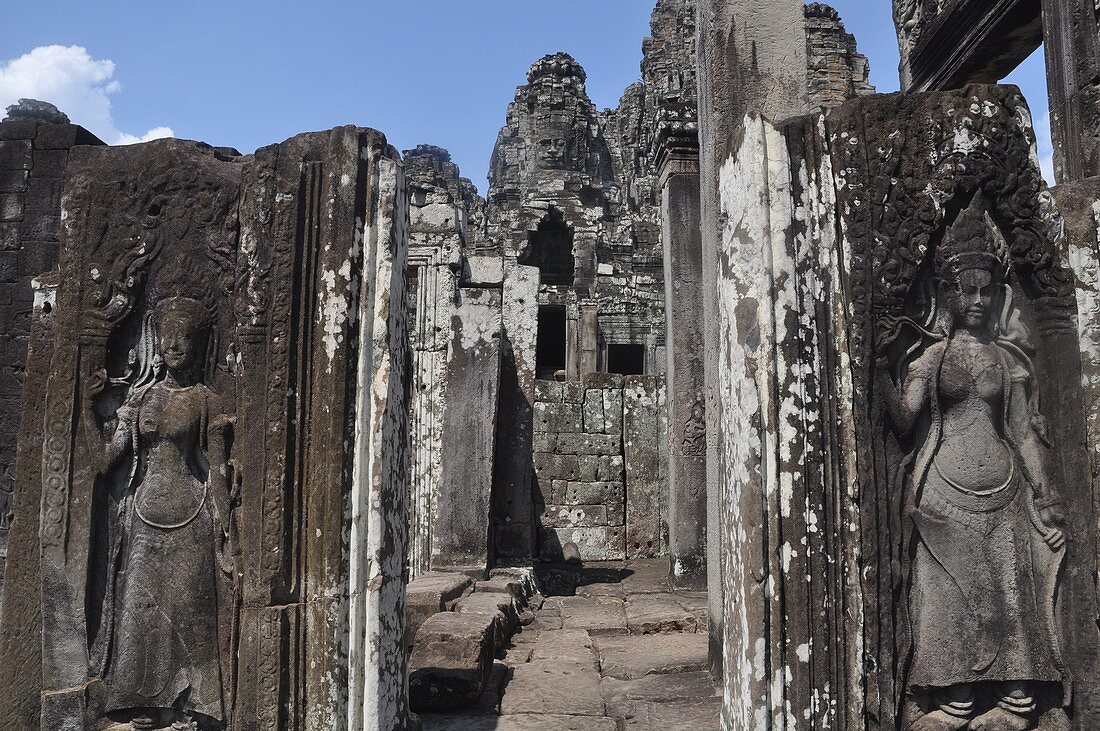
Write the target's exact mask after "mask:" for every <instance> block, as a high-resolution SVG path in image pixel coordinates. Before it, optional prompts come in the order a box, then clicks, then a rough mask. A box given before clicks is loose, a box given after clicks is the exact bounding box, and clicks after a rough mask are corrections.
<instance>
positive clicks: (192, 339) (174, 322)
mask: <svg viewBox="0 0 1100 731" xmlns="http://www.w3.org/2000/svg"><path fill="white" fill-rule="evenodd" d="M196 329H197V328H196V327H195V323H194V322H192V320H191V319H190V318H189V317H187V316H185V315H182V314H180V313H176V312H172V313H169V314H167V315H165V316H164V319H163V320H162V321H161V324H160V338H161V346H162V347H163V349H164V363H165V365H167V366H168V367H169V368H171V369H172V370H174V371H181V370H184V369H186V368H190V367H191V366H192V365H194V363H195V359H196V357H197V355H198V353H197V350H198V349H197V345H198V339H199V338H198V333H197V332H196Z"/></svg>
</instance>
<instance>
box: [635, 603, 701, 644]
mask: <svg viewBox="0 0 1100 731" xmlns="http://www.w3.org/2000/svg"><path fill="white" fill-rule="evenodd" d="M626 626H627V629H629V630H630V633H631V634H637V635H648V634H656V633H658V632H695V630H696V628H697V627H698V626H699V622H698V620H697V619H696V618H695V616H694V615H693V614H692V613H691V612H689V611H688V610H686V609H685V608H684V606H683V604H681V603H680V602H679V601H677V599H676V597H674V596H673V595H671V594H631V595H630V596H628V597H627V598H626Z"/></svg>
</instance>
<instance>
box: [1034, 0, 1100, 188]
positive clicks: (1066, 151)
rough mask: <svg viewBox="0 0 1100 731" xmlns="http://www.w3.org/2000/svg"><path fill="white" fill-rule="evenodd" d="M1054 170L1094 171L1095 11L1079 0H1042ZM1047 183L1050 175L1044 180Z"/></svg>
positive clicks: (1099, 151) (1069, 174) (1097, 121)
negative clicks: (1046, 180)
mask: <svg viewBox="0 0 1100 731" xmlns="http://www.w3.org/2000/svg"><path fill="white" fill-rule="evenodd" d="M1042 6H1043V8H1042V10H1043V12H1042V18H1043V40H1044V52H1045V57H1046V60H1047V89H1048V90H1049V97H1050V98H1049V103H1050V107H1049V108H1050V122H1051V136H1052V138H1053V142H1054V176H1055V179H1056V180H1057V181H1058V182H1059V183H1068V182H1074V181H1078V180H1084V179H1087V178H1090V177H1095V176H1097V175H1100V82H1098V81H1097V76H1098V72H1100V15H1098V14H1097V12H1096V7H1095V4H1092V5H1090V4H1089V3H1088V2H1085V1H1084V0H1068V1H1066V0H1043V3H1042ZM1048 182H1051V183H1053V182H1054V181H1048Z"/></svg>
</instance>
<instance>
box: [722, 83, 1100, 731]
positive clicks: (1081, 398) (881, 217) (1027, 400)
mask: <svg viewBox="0 0 1100 731" xmlns="http://www.w3.org/2000/svg"><path fill="white" fill-rule="evenodd" d="M1031 139H1032V138H1031V126H1030V113H1029V112H1028V110H1027V108H1026V105H1025V102H1024V101H1023V99H1022V98H1021V97H1020V96H1019V94H1018V92H1017V91H1015V90H1014V88H1012V87H1000V86H980V85H972V86H969V87H967V88H965V89H962V90H957V91H950V92H935V93H924V94H909V95H892V96H882V97H871V98H867V99H864V100H860V101H857V102H849V103H847V104H844V105H842V106H840V107H837V108H835V109H833V110H832V111H830V112H829V113H828V114H827V115H824V116H822V115H810V116H805V117H801V118H795V119H789V120H787V121H786V122H784V123H783V125H782V126H781V127H780V126H776V125H774V124H772V123H771V122H769V121H768V120H766V119H761V118H757V117H750V118H749V120H748V123H747V124H746V126H745V129H744V131H743V134H742V135H741V137H740V144H739V149H738V150H737V151H736V152H735V154H733V155H731V156H730V158H729V159H728V161H727V163H726V164H725V165H724V166H723V167H722V169H721V173H720V175H719V191H720V193H721V205H722V210H723V212H724V213H725V214H726V216H727V218H726V226H725V228H724V230H723V234H722V237H721V241H720V249H719V259H720V261H721V263H722V266H721V269H720V271H719V282H720V289H719V299H720V304H721V308H720V317H719V325H720V327H721V332H722V340H721V344H722V347H723V349H724V352H725V353H726V355H727V357H726V359H725V360H724V361H723V362H721V363H720V364H719V368H720V372H721V379H720V382H721V383H722V385H723V389H722V399H721V401H720V403H721V404H722V407H723V409H724V411H723V418H722V422H723V424H724V425H725V428H726V431H725V433H723V434H722V436H721V439H722V444H723V448H724V454H725V458H726V459H727V460H729V459H730V458H735V461H733V462H732V463H731V462H725V463H724V464H733V465H738V466H739V469H738V470H736V471H731V472H729V473H724V477H725V482H724V485H723V486H724V488H725V489H726V490H727V491H728V493H729V494H731V495H733V496H741V497H743V496H745V495H746V493H748V494H750V495H751V498H750V500H748V501H745V500H742V502H741V503H739V504H738V505H737V508H735V509H730V510H728V512H725V513H724V514H723V519H724V521H726V523H727V524H726V526H725V527H726V528H727V529H729V528H730V527H731V526H732V530H729V532H727V534H726V539H725V540H724V546H725V550H726V551H727V552H728V553H727V555H726V556H724V560H726V561H727V566H731V567H732V566H736V565H738V564H737V562H736V560H735V561H731V560H730V557H731V556H732V558H733V559H739V560H742V561H744V562H745V563H744V567H745V572H744V574H743V576H744V579H742V575H738V574H733V575H730V574H729V573H727V575H726V577H725V578H726V581H727V595H726V600H727V602H729V599H730V596H731V594H730V591H729V587H733V588H734V589H737V588H740V587H741V586H744V585H743V584H742V585H739V584H738V583H737V582H738V581H742V580H747V581H751V582H756V583H758V584H763V585H764V586H766V587H767V591H766V592H765V593H764V594H763V595H760V596H759V597H758V595H754V594H753V593H752V592H751V591H744V592H742V593H741V594H740V596H747V597H749V598H750V599H755V598H759V599H760V601H761V604H762V606H763V608H764V610H765V611H766V612H767V615H766V616H767V617H768V619H769V621H767V622H765V623H763V624H762V625H753V624H749V625H747V630H746V625H745V624H741V625H740V633H739V634H735V633H734V632H733V630H734V627H731V626H730V625H729V624H728V617H727V625H726V627H725V630H726V641H727V642H728V643H729V644H727V652H729V651H730V650H735V649H739V648H740V647H743V646H744V645H743V644H742V643H746V642H747V643H752V642H755V643H756V647H757V648H759V650H760V652H759V653H758V654H756V655H754V656H750V658H751V659H752V660H753V661H754V662H758V663H760V664H759V665H758V666H757V667H759V668H762V670H758V672H757V674H756V676H755V677H758V678H759V677H763V678H774V679H776V682H775V683H773V684H772V685H770V687H762V688H760V689H761V690H763V691H764V693H765V694H766V695H764V696H761V697H757V698H755V699H754V703H755V708H761V709H772V713H771V714H770V715H769V716H768V717H767V718H765V719H760V720H758V721H757V725H759V726H761V727H766V728H785V727H790V726H791V725H793V724H794V723H796V722H797V723H801V721H792V720H791V719H805V720H806V721H807V723H808V724H809V725H815V726H822V727H826V726H828V727H840V728H875V729H904V730H909V729H925V728H930V727H938V728H958V729H962V728H966V727H970V728H979V727H984V728H988V727H991V726H992V725H998V726H999V727H1009V726H1010V727H1013V728H1029V729H1031V728H1073V729H1081V730H1082V731H1083V730H1084V729H1090V728H1093V727H1095V726H1097V724H1098V720H1097V718H1098V716H1097V714H1100V696H1098V689H1100V632H1098V630H1097V627H1096V622H1095V618H1096V616H1097V602H1098V597H1097V590H1096V586H1095V576H1096V569H1097V543H1098V541H1097V538H1098V537H1097V528H1096V498H1095V495H1096V490H1095V487H1094V484H1095V483H1094V479H1093V478H1092V476H1091V474H1090V462H1089V457H1090V455H1089V452H1088V450H1087V447H1088V444H1089V439H1090V437H1091V435H1090V432H1089V428H1091V424H1092V421H1094V419H1092V418H1091V416H1092V415H1091V414H1089V413H1088V412H1087V411H1086V409H1087V408H1088V405H1089V404H1090V403H1091V402H1092V401H1093V400H1094V399H1092V398H1091V394H1090V391H1089V389H1090V388H1092V386H1091V381H1085V385H1084V386H1083V385H1082V384H1083V377H1085V378H1086V379H1092V378H1093V377H1094V376H1095V373H1094V372H1093V371H1094V370H1095V368H1094V366H1095V364H1094V363H1090V362H1085V363H1082V357H1081V354H1082V352H1084V353H1086V358H1087V357H1088V354H1089V352H1090V351H1091V350H1092V348H1091V345H1090V344H1089V343H1087V342H1082V341H1087V340H1090V339H1092V338H1093V337H1094V333H1093V332H1092V331H1093V330H1094V329H1095V328H1094V327H1092V320H1093V319H1095V318H1094V317H1093V315H1092V314H1091V309H1094V307H1093V305H1094V304H1095V303H1092V302H1091V300H1090V299H1089V297H1088V294H1087V292H1088V280H1089V279H1091V278H1094V277H1093V275H1092V274H1091V273H1090V271H1091V269H1090V265H1089V264H1088V262H1089V261H1090V260H1091V261H1092V262H1093V265H1091V268H1094V262H1095V257H1094V256H1093V255H1092V254H1091V252H1089V251H1085V252H1078V253H1077V254H1076V255H1074V254H1071V255H1070V257H1069V260H1072V259H1073V258H1074V257H1075V256H1076V258H1077V259H1078V261H1079V262H1083V263H1082V264H1078V266H1077V268H1078V271H1079V272H1080V275H1081V276H1082V278H1083V279H1084V280H1085V281H1084V282H1083V284H1082V286H1081V287H1080V288H1079V290H1078V292H1077V293H1076V294H1077V297H1076V298H1075V296H1074V295H1075V291H1074V281H1073V276H1072V272H1071V270H1070V269H1069V267H1068V266H1067V264H1068V263H1069V261H1067V257H1066V255H1065V252H1064V249H1065V245H1064V241H1063V240H1062V236H1063V234H1064V230H1065V229H1064V227H1063V225H1062V221H1061V218H1060V216H1059V215H1058V212H1057V210H1056V208H1055V206H1054V204H1053V198H1052V196H1051V195H1050V194H1049V192H1048V191H1047V190H1046V189H1045V187H1044V186H1043V185H1042V181H1041V173H1040V171H1039V170H1038V167H1037V165H1036V164H1035V162H1034V160H1033V158H1032V156H1031ZM1071 198H1072V196H1071V195H1070V194H1069V191H1067V195H1065V196H1064V199H1065V200H1066V201H1067V202H1068V201H1070V200H1071ZM1085 207H1086V206H1085V205H1084V204H1083V203H1081V202H1077V203H1074V204H1073V208H1074V210H1075V211H1076V213H1075V216H1074V223H1073V226H1071V227H1070V230H1071V232H1074V231H1076V232H1078V233H1076V234H1074V235H1075V236H1076V237H1077V242H1078V243H1077V246H1078V247H1085V248H1089V249H1091V248H1093V247H1094V246H1095V243H1094V242H1093V243H1091V244H1090V243H1088V236H1087V235H1086V236H1084V237H1082V236H1081V234H1080V233H1079V231H1080V230H1081V229H1087V228H1089V221H1088V220H1087V219H1086V218H1085V214H1086V211H1085V210H1084V209H1085ZM1071 251H1072V250H1071ZM1079 308H1082V312H1081V313H1078V309H1079ZM1090 308H1091V309H1090ZM1078 314H1081V315H1084V318H1083V319H1081V320H1077V319H1076V317H1075V316H1077V315H1078ZM1082 326H1083V327H1084V328H1085V329H1081V327H1082ZM757 526H763V530H758V529H757ZM749 586H750V587H751V586H752V584H749ZM731 634H732V637H731V636H730V635H731ZM728 657H729V655H728V654H727V658H728ZM726 670H727V673H726V678H727V709H726V712H727V714H729V713H730V711H731V709H730V705H732V703H731V701H733V700H735V699H736V696H734V695H730V693H731V688H730V686H729V684H728V683H729V679H730V676H731V675H732V676H733V677H735V678H736V677H737V675H736V672H737V671H736V670H735V669H733V668H730V667H729V665H727V668H726ZM742 687H744V686H742ZM750 687H751V686H750ZM732 692H733V693H736V692H737V689H736V686H734V687H733V688H732ZM823 694H828V696H829V698H830V703H829V704H827V705H826V704H820V703H818V702H817V700H816V699H818V698H820V697H822V696H823ZM733 710H734V711H736V710H737V706H736V705H734V707H733ZM729 718H731V716H727V722H729V721H728V719H729ZM732 718H733V719H735V721H734V724H735V725H737V724H740V723H741V722H745V723H746V724H747V721H746V717H744V716H741V717H740V719H739V720H738V716H736V715H734V716H732Z"/></svg>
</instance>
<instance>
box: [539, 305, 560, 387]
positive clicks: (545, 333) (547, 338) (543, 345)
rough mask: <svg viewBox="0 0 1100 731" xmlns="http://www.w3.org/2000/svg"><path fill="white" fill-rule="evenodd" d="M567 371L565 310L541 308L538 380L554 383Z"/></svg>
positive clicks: (553, 306)
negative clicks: (560, 372) (560, 373)
mask: <svg viewBox="0 0 1100 731" xmlns="http://www.w3.org/2000/svg"><path fill="white" fill-rule="evenodd" d="M564 370H565V308H564V307H560V306H556V305H544V306H542V307H539V332H538V338H537V340H536V342H535V371H536V372H537V373H536V375H537V377H538V378H540V379H543V380H546V381H552V380H554V374H555V373H557V372H558V371H564Z"/></svg>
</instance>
